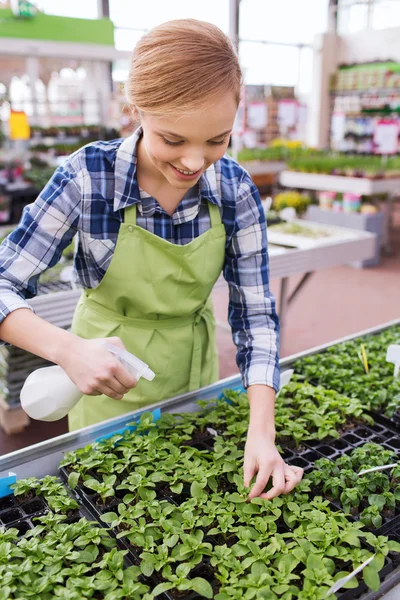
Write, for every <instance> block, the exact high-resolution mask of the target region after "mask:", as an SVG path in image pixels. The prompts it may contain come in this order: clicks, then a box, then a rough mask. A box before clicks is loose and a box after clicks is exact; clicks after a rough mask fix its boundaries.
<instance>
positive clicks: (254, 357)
mask: <svg viewBox="0 0 400 600" xmlns="http://www.w3.org/2000/svg"><path fill="white" fill-rule="evenodd" d="M266 229H267V227H266V220H265V214H264V210H263V207H262V205H261V200H260V196H259V193H258V190H257V188H256V186H255V185H254V183H253V181H252V180H251V178H250V176H249V175H248V173H247V172H244V174H243V176H242V177H241V179H240V181H239V187H238V193H237V199H236V219H235V230H234V233H233V235H232V238H231V240H230V243H229V245H228V248H227V251H226V258H225V266H224V276H225V279H226V281H227V282H228V284H229V314H228V318H229V323H230V325H231V328H232V336H233V341H234V343H235V345H236V347H237V356H236V361H237V364H238V367H239V369H240V371H241V375H242V380H243V385H244V387H245V388H247V387H248V386H249V385H254V384H265V385H268V386H270V387H273V388H274V389H275V391H278V389H279V319H278V315H277V313H276V306H275V298H274V296H273V295H272V293H271V291H270V289H269V270H268V250H267V232H266Z"/></svg>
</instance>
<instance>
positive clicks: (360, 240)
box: [268, 220, 376, 345]
mask: <svg viewBox="0 0 400 600" xmlns="http://www.w3.org/2000/svg"><path fill="white" fill-rule="evenodd" d="M296 222H297V223H298V224H299V225H303V226H306V227H308V228H311V229H313V228H314V229H316V230H318V229H321V224H320V223H312V222H310V221H304V220H298V221H295V223H296ZM323 228H324V230H326V231H328V232H330V233H331V235H330V236H329V237H321V238H312V239H305V238H304V237H303V238H302V237H301V236H294V235H287V234H282V233H280V232H274V230H273V229H270V230H269V231H268V254H269V272H270V278H271V279H280V280H281V289H280V302H279V320H280V329H281V344H282V345H283V343H284V337H285V332H286V315H287V311H288V309H289V306H290V304H291V303H292V302H293V301H294V299H295V298H296V296H297V295H298V293H299V292H300V290H301V289H302V288H303V287H304V285H305V284H306V282H307V280H308V279H309V278H310V277H311V275H312V274H313V273H315V271H319V270H321V269H329V268H332V267H339V266H342V265H347V264H349V263H350V262H354V261H361V260H368V259H371V258H373V256H374V255H375V246H376V235H375V234H374V233H368V232H365V231H356V230H353V229H347V227H332V226H324V227H323ZM296 246H297V247H296ZM293 275H303V277H302V279H301V280H300V282H299V283H298V285H297V286H296V288H295V289H294V291H292V292H291V293H290V294H289V277H291V276H293Z"/></svg>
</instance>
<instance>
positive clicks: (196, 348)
mask: <svg viewBox="0 0 400 600" xmlns="http://www.w3.org/2000/svg"><path fill="white" fill-rule="evenodd" d="M207 304H208V303H207V302H206V303H205V304H204V305H203V306H202V308H201V309H200V310H198V311H197V313H195V316H194V319H193V352H192V360H191V365H190V375H189V390H188V391H189V392H193V391H195V390H198V389H199V387H200V381H201V374H202V373H201V366H202V356H201V353H202V348H203V346H202V342H201V331H200V328H199V324H200V321H201V320H202V319H203V321H204V323H205V326H206V329H207V337H208V339H209V340H212V336H213V328H212V327H213V323H214V319H213V313H212V311H211V310H210V307H209V306H207Z"/></svg>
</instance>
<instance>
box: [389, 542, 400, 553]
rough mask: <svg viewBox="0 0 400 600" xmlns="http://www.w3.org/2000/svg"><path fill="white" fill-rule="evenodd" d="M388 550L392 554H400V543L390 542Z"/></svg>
mask: <svg viewBox="0 0 400 600" xmlns="http://www.w3.org/2000/svg"><path fill="white" fill-rule="evenodd" d="M388 548H389V550H390V551H391V552H400V544H399V542H395V541H393V540H389V541H388Z"/></svg>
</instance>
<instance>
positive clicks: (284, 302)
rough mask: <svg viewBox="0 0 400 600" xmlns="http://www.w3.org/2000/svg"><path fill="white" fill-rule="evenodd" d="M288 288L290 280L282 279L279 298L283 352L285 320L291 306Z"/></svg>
mask: <svg viewBox="0 0 400 600" xmlns="http://www.w3.org/2000/svg"><path fill="white" fill-rule="evenodd" d="M288 288H289V278H288V277H283V278H282V279H281V293H280V298H279V323H280V332H281V350H282V346H283V338H284V332H285V320H286V313H287V309H288V306H289V302H288Z"/></svg>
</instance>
